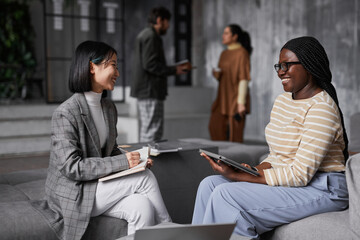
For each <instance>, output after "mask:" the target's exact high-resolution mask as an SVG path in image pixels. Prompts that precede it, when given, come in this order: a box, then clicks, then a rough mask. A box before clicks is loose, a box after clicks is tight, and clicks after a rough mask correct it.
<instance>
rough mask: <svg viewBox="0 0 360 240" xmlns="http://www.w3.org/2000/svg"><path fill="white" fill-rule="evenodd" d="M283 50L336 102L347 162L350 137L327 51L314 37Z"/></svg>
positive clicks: (289, 44)
mask: <svg viewBox="0 0 360 240" xmlns="http://www.w3.org/2000/svg"><path fill="white" fill-rule="evenodd" d="M283 48H286V49H288V50H290V51H292V52H293V53H295V55H296V56H297V58H298V59H299V61H300V62H301V64H302V65H303V66H304V68H305V69H306V70H307V71H308V72H310V73H311V75H312V76H313V77H314V79H315V81H316V84H317V85H318V86H319V87H320V88H322V89H323V90H325V91H326V92H327V93H328V94H329V95H330V96H331V98H332V99H333V100H334V101H335V103H336V105H337V106H338V108H339V112H340V118H341V124H342V127H343V138H344V142H345V148H344V151H343V154H344V158H345V162H346V161H347V159H348V157H349V153H348V143H349V140H348V137H347V134H346V130H345V124H344V116H343V113H342V111H341V109H340V106H339V100H338V98H337V94H336V90H335V88H334V86H333V85H332V83H331V79H332V74H331V71H330V64H329V59H328V57H327V54H326V52H325V49H324V48H323V46H322V45H321V44H320V42H319V41H318V40H316V39H315V38H314V37H299V38H294V39H292V40H290V41H288V42H287V43H286V44H285V45H284V47H283Z"/></svg>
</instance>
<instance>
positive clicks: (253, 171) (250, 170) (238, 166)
mask: <svg viewBox="0 0 360 240" xmlns="http://www.w3.org/2000/svg"><path fill="white" fill-rule="evenodd" d="M199 152H201V153H205V154H206V155H208V156H209V157H210V158H211V159H212V160H214V162H216V163H217V160H220V161H222V162H224V163H226V164H228V165H230V166H232V167H234V168H236V169H239V170H241V171H244V172H246V173H249V174H251V175H254V176H260V174H259V173H258V172H257V170H256V168H254V167H251V168H247V167H244V166H243V165H241V164H240V163H238V162H236V161H234V160H231V159H229V158H226V157H224V156H221V155H219V154H216V153H212V152H209V151H206V150H203V149H199Z"/></svg>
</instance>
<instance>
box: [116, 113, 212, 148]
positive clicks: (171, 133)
mask: <svg viewBox="0 0 360 240" xmlns="http://www.w3.org/2000/svg"><path fill="white" fill-rule="evenodd" d="M209 117H210V115H209V114H207V113H197V114H195V113H186V114H167V115H165V124H164V136H163V138H165V139H178V138H192V137H197V138H206V139H208V138H209V131H208V123H209ZM117 129H118V132H119V133H120V134H121V135H122V136H123V137H124V139H120V138H119V137H118V143H136V142H139V133H140V129H139V120H138V118H137V117H131V116H119V117H118V124H117Z"/></svg>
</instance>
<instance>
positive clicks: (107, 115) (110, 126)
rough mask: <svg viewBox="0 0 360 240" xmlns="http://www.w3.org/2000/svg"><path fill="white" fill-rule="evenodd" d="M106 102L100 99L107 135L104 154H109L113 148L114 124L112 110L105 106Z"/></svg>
mask: <svg viewBox="0 0 360 240" xmlns="http://www.w3.org/2000/svg"><path fill="white" fill-rule="evenodd" d="M105 105H106V103H105V101H103V100H102V101H101V106H102V109H103V113H104V119H105V124H106V126H107V134H108V135H107V136H108V139H107V141H106V146H105V149H106V151H105V156H110V154H111V152H112V151H113V148H114V144H115V141H116V139H115V138H116V134H115V132H116V126H115V121H114V116H113V113H112V111H109V109H110V108H109V107H108V106H105Z"/></svg>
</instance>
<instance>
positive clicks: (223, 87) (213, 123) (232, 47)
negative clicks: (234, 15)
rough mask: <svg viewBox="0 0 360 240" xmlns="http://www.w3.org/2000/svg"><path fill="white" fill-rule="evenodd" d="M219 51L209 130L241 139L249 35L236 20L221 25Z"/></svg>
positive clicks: (214, 137)
mask: <svg viewBox="0 0 360 240" xmlns="http://www.w3.org/2000/svg"><path fill="white" fill-rule="evenodd" d="M222 43H223V44H224V45H226V47H227V49H226V50H224V51H223V52H222V53H221V56H220V59H219V64H218V68H216V69H214V70H213V76H214V77H215V78H216V80H218V82H219V87H218V92H217V97H216V100H215V101H214V103H213V105H212V108H211V116H210V122H209V132H210V136H211V139H212V140H217V141H231V142H243V132H244V127H245V119H246V114H248V113H250V92H249V88H248V84H249V81H250V55H251V53H252V47H251V41H250V35H249V33H248V32H246V31H244V30H242V28H241V27H240V26H239V25H237V24H230V25H228V26H227V27H225V29H224V32H223V35H222Z"/></svg>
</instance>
